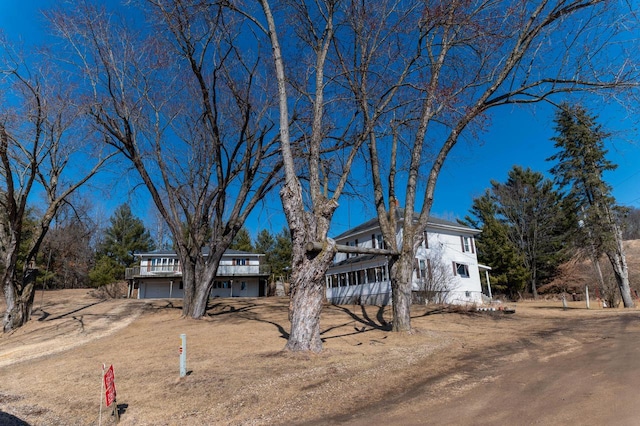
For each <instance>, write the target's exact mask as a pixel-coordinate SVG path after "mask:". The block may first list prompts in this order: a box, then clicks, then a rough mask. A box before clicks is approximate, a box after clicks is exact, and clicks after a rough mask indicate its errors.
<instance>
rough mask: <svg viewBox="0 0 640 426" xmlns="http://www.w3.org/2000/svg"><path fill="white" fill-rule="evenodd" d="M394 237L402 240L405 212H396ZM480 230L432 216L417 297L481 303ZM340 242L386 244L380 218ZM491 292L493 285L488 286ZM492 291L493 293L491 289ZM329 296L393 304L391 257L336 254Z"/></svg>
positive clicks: (415, 285) (416, 279)
mask: <svg viewBox="0 0 640 426" xmlns="http://www.w3.org/2000/svg"><path fill="white" fill-rule="evenodd" d="M398 216H399V217H400V218H399V219H398V220H397V226H396V229H397V232H396V238H397V241H398V244H402V237H403V236H402V230H403V227H402V223H403V219H402V218H401V217H402V216H403V214H400V213H399V214H398ZM479 233H480V231H479V230H477V229H473V228H469V227H466V226H463V225H460V224H457V223H454V222H450V221H446V220H442V219H437V218H431V219H429V222H428V225H427V228H426V229H425V230H424V232H423V234H424V239H423V242H422V244H421V246H420V247H419V249H418V250H417V253H416V256H415V263H414V271H413V282H412V290H413V297H414V301H417V302H420V303H424V302H437V303H451V304H467V303H478V304H480V303H483V301H487V300H488V298H487V297H486V296H485V295H483V293H482V284H481V281H480V271H481V270H482V271H487V270H488V269H490V268H488V267H484V266H482V265H478V258H477V255H476V249H475V238H474V237H475V235H478V234H479ZM335 240H336V243H338V244H343V245H348V246H354V247H355V246H358V247H368V248H385V243H384V241H383V239H382V233H381V232H380V226H379V224H378V219H377V218H375V219H372V220H370V221H368V222H365V223H363V224H362V225H359V226H357V227H355V228H353V229H350V230H348V231H347V232H344V233H343V234H341V235H339V236H337V237H336V238H335ZM488 290H489V292H490V289H488ZM489 295H490V293H489ZM326 296H327V301H329V302H331V303H335V304H352V303H359V304H374V305H386V304H389V303H391V283H390V280H389V268H388V260H387V256H384V255H371V254H366V255H362V254H349V253H338V254H337V255H336V256H335V258H334V264H333V265H332V266H331V267H330V268H329V270H328V271H327V274H326Z"/></svg>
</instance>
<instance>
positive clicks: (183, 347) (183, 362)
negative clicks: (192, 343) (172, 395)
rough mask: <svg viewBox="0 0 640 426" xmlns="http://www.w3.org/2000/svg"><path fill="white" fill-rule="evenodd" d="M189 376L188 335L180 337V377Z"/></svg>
mask: <svg viewBox="0 0 640 426" xmlns="http://www.w3.org/2000/svg"><path fill="white" fill-rule="evenodd" d="M186 375H187V335H186V334H181V335H180V377H184V376H186Z"/></svg>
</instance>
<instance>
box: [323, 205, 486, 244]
mask: <svg viewBox="0 0 640 426" xmlns="http://www.w3.org/2000/svg"><path fill="white" fill-rule="evenodd" d="M413 217H414V220H418V217H419V214H418V213H414V214H413ZM402 221H404V209H402V208H399V209H397V210H396V222H402ZM427 228H428V229H441V230H450V231H456V232H462V233H465V234H479V233H480V232H481V231H480V230H479V229H475V228H470V227H468V226H465V225H460V224H459V223H456V222H451V221H449V220H444V219H439V218H437V217H430V218H429V220H428V222H427ZM376 229H380V223H379V222H378V218H377V217H375V218H373V219H370V220H368V221H366V222H364V223H362V224H360V225H358V226H356V227H355V228H351V229H349V230H347V231H345V232H343V233H342V234H340V235H338V236H336V237H334V239H335V240H339V239H342V238H348V237H350V236H352V235H356V234H361V233H363V232H365V231H368V230H371V231H373V230H376Z"/></svg>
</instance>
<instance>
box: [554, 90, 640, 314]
mask: <svg viewBox="0 0 640 426" xmlns="http://www.w3.org/2000/svg"><path fill="white" fill-rule="evenodd" d="M596 119H597V117H596V116H593V115H590V114H589V113H588V111H587V110H586V109H584V108H583V107H581V106H579V105H578V106H571V105H568V104H566V103H565V104H563V105H561V107H560V109H559V111H558V112H557V114H556V118H555V124H556V126H555V131H556V133H557V135H556V136H555V137H553V138H552V140H553V141H554V142H555V147H556V148H557V149H558V152H557V153H556V154H554V155H553V156H551V157H549V158H548V160H549V161H553V162H555V165H554V166H553V167H552V168H551V173H553V175H554V176H555V181H556V183H557V184H558V185H559V186H560V187H561V188H568V190H567V195H568V197H569V199H570V200H572V201H573V204H574V209H575V211H576V212H577V214H578V216H577V217H576V223H580V225H581V226H580V228H579V231H580V232H578V233H577V235H579V236H580V239H579V243H580V245H582V246H583V247H585V248H587V249H588V251H590V252H591V253H592V256H593V258H594V259H595V260H596V261H597V259H598V258H599V257H600V254H601V253H605V254H606V255H607V257H608V258H609V261H610V262H611V266H612V268H613V271H614V274H615V277H616V282H617V284H618V288H619V290H620V295H621V296H622V300H623V303H624V306H625V307H626V308H630V307H634V306H635V304H634V302H633V299H632V298H631V291H630V288H629V271H628V268H627V262H626V258H625V253H624V248H623V246H622V231H621V229H620V226H619V224H618V218H617V211H619V208H618V207H617V206H616V204H615V199H614V198H613V196H612V195H611V187H610V186H609V185H607V183H606V182H605V181H604V178H603V173H604V172H605V171H609V170H614V169H615V168H616V165H615V164H613V163H611V162H610V161H608V160H607V159H606V158H605V156H606V154H607V150H606V149H605V148H604V141H605V139H606V138H607V137H608V136H609V135H608V134H607V133H606V132H604V131H603V130H602V127H601V126H600V125H599V124H597V122H596Z"/></svg>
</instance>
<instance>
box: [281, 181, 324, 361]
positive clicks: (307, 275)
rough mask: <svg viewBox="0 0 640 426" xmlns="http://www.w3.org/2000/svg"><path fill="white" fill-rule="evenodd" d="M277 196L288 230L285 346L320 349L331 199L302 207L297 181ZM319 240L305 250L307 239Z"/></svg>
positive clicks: (309, 240)
mask: <svg viewBox="0 0 640 426" xmlns="http://www.w3.org/2000/svg"><path fill="white" fill-rule="evenodd" d="M280 198H281V200H282V206H283V208H284V211H285V214H286V215H287V222H288V223H289V228H290V230H291V243H292V247H291V248H292V262H291V266H292V274H291V294H290V300H289V320H290V321H291V332H290V333H289V339H288V340H287V344H286V346H285V349H287V350H290V351H313V352H320V351H321V350H322V340H321V339H320V313H321V312H322V306H323V303H324V283H325V273H326V272H327V269H329V266H330V265H331V262H332V261H333V256H334V254H335V245H336V244H335V241H333V240H332V239H330V238H327V233H328V231H329V224H330V223H331V217H332V216H333V213H334V212H335V209H336V208H337V203H335V202H334V201H330V200H326V199H324V200H323V201H322V200H318V201H317V202H316V209H315V210H314V212H313V213H311V212H307V211H305V210H304V207H303V202H302V191H301V188H300V185H299V184H298V183H297V182H295V181H294V182H289V183H288V184H286V185H284V186H283V188H282V190H281V191H280ZM315 241H323V242H324V245H323V248H322V250H321V251H320V252H307V243H308V242H315Z"/></svg>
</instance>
